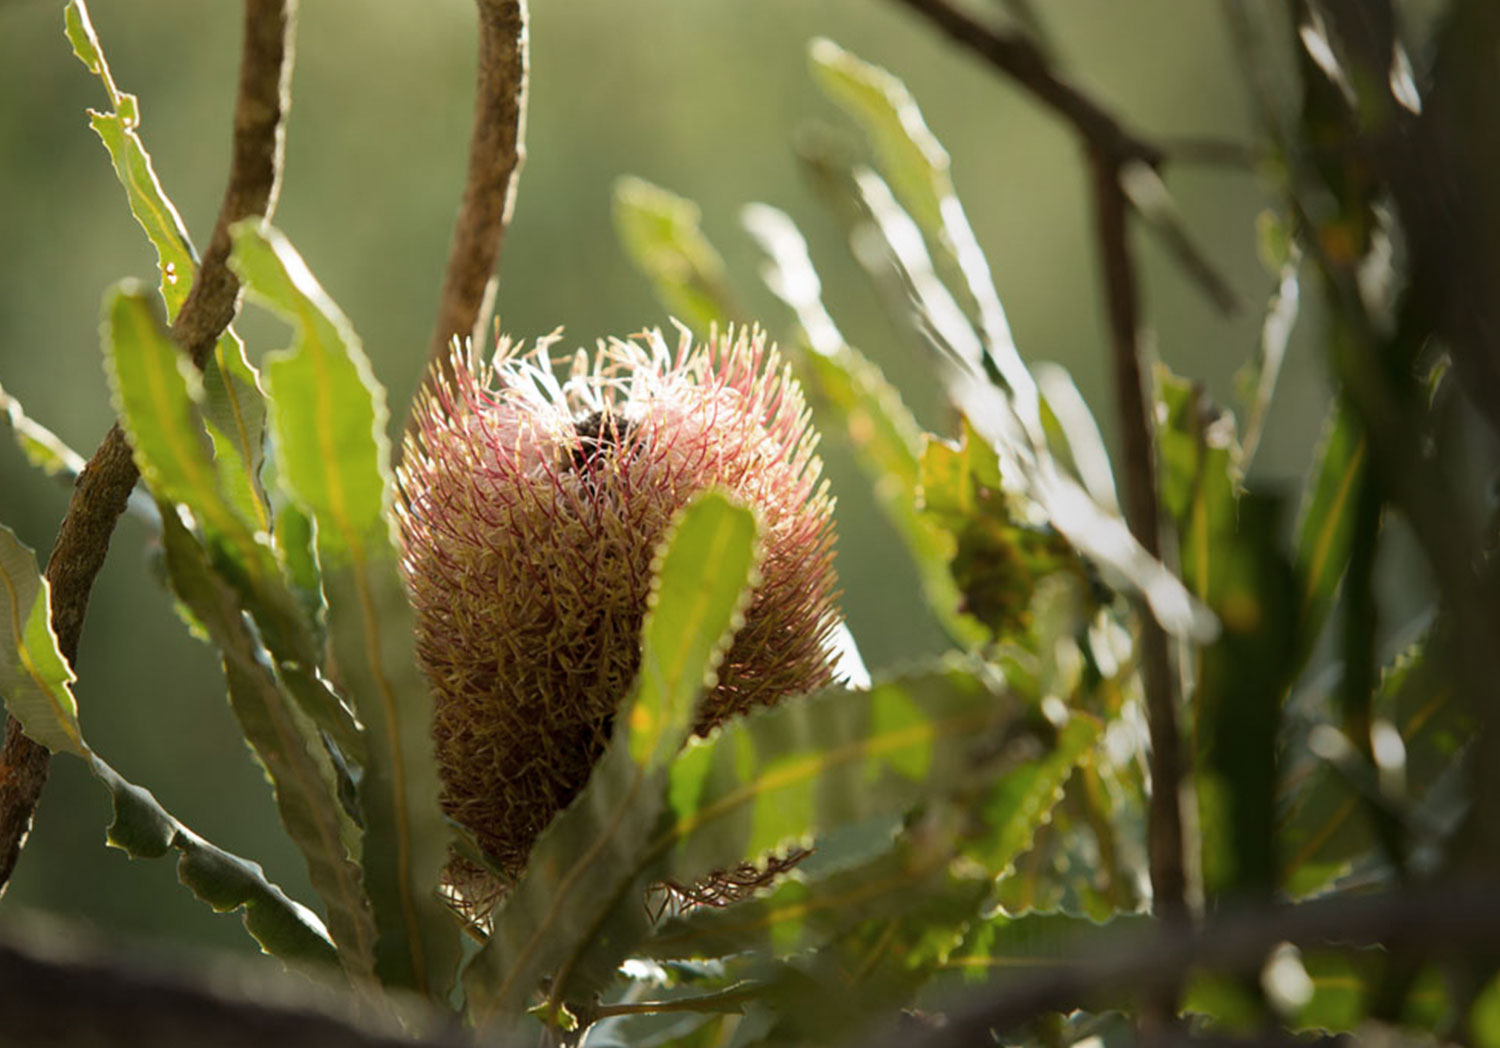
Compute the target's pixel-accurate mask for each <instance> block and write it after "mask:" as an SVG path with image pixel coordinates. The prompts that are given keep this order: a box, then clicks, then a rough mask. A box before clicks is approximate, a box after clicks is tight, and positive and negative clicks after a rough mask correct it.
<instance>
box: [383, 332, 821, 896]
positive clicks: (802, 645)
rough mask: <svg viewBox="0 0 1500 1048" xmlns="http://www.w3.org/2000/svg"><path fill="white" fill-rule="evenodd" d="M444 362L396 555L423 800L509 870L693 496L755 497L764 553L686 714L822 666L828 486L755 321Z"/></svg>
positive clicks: (428, 401) (604, 703) (635, 646)
mask: <svg viewBox="0 0 1500 1048" xmlns="http://www.w3.org/2000/svg"><path fill="white" fill-rule="evenodd" d="M450 367H451V369H450V371H448V372H444V371H441V370H437V369H434V371H433V374H432V376H431V378H430V379H429V381H428V383H427V384H426V387H425V389H424V391H423V393H422V395H421V396H420V398H419V401H418V404H417V407H416V417H415V423H414V425H413V426H412V427H411V429H410V432H409V434H408V437H407V445H406V453H405V456H404V461H403V463H402V466H401V469H400V473H399V479H400V490H401V506H400V511H399V512H400V523H401V531H402V538H403V540H404V544H405V556H404V560H403V569H404V571H405V574H406V580H407V583H408V585H409V587H410V590H411V596H412V602H413V605H414V607H415V609H416V614H417V648H418V654H419V656H420V658H421V661H422V664H423V667H424V669H425V670H426V673H427V676H428V679H429V681H430V682H431V686H432V689H433V692H434V696H435V722H434V727H433V734H434V740H435V744H436V750H437V757H438V762H439V766H440V769H441V772H442V778H443V787H444V796H443V805H444V807H445V809H446V810H447V812H448V813H449V814H450V815H451V816H452V817H453V818H454V819H455V820H457V821H458V822H459V823H461V824H462V825H463V826H465V827H467V828H468V830H469V831H470V832H471V833H472V834H473V835H474V836H475V838H477V840H478V842H479V843H480V845H481V846H482V847H483V848H484V849H485V851H486V852H487V853H488V855H489V858H490V859H491V861H492V863H493V864H494V866H495V867H496V868H497V869H498V870H499V871H500V872H501V873H502V874H503V876H504V878H506V879H507V880H508V881H510V882H513V880H514V878H515V877H516V876H517V875H519V873H520V871H521V870H522V868H523V867H524V865H525V862H526V857H527V854H528V853H529V851H530V849H531V846H532V843H533V841H534V840H535V839H536V836H537V834H538V833H540V832H541V830H542V829H543V827H545V826H546V825H547V823H548V821H549V820H550V819H551V818H552V816H553V815H555V814H556V813H557V812H558V811H559V810H560V809H561V808H562V807H563V806H564V805H566V804H567V803H568V801H569V800H571V799H572V797H573V796H574V795H575V794H576V793H577V792H578V791H579V789H581V788H582V786H583V785H584V783H585V782H586V781H587V779H588V776H589V772H590V770H591V769H592V767H593V765H594V762H595V761H596V760H597V759H598V757H599V755H600V753H601V752H602V750H603V748H604V746H605V744H606V742H607V741H608V739H609V735H610V731H611V727H612V723H613V718H614V714H615V711H616V709H617V708H618V706H619V704H620V702H621V700H622V699H623V698H624V697H625V695H626V693H627V691H628V690H629V688H630V686H631V683H632V681H633V680H634V678H635V674H636V670H637V668H638V665H639V662H640V641H639V635H640V628H641V623H642V620H643V618H644V616H645V613H646V600H647V596H648V593H649V590H650V586H651V566H652V560H653V557H654V555H655V552H656V550H657V547H658V545H659V543H660V542H661V540H662V539H663V537H664V535H665V533H666V531H667V528H668V526H669V524H670V522H671V520H672V517H673V515H674V514H675V513H676V512H677V511H678V510H679V509H681V507H682V506H683V505H685V504H686V503H687V502H688V500H689V499H691V498H692V496H693V495H695V494H696V493H697V492H699V491H702V490H703V489H705V488H708V487H718V488H721V489H723V490H725V491H726V492H728V493H729V495H730V496H731V497H732V498H735V499H738V500H739V501H741V502H743V503H744V504H746V505H750V506H753V507H755V508H756V509H757V510H758V512H759V516H760V520H761V528H762V540H763V546H764V555H763V559H762V561H761V565H760V582H759V584H758V586H757V588H756V590H755V592H754V594H753V595H752V598H751V601H750V604H749V606H748V608H747V610H746V612H745V616H744V625H743V626H742V627H741V628H740V629H739V631H738V632H737V633H736V635H735V637H734V641H733V644H732V646H731V647H730V650H729V652H728V654H727V655H726V657H725V658H724V661H723V662H722V664H721V665H720V666H719V669H718V678H717V684H716V686H715V687H714V688H713V689H712V690H711V691H710V692H709V693H708V694H706V695H705V697H704V699H703V702H702V705H701V707H700V709H699V716H698V720H697V724H696V725H695V728H696V730H697V731H698V732H699V733H704V732H707V731H708V730H709V729H711V728H712V727H714V726H715V725H717V724H720V723H722V722H723V721H724V720H725V719H727V718H729V717H731V716H733V715H735V714H737V713H741V712H743V711H746V710H749V709H752V708H754V707H757V706H765V705H770V704H772V703H775V702H776V701H777V700H779V699H781V698H783V697H784V696H787V695H792V694H798V693H802V692H806V691H810V690H813V689H815V688H818V687H821V686H823V685H825V684H827V683H829V682H830V680H831V679H832V669H833V667H832V656H831V654H830V652H831V645H830V633H831V631H832V630H833V628H834V627H835V625H836V623H837V613H836V611H835V608H834V598H835V594H834V588H835V578H834V572H833V528H832V519H831V515H832V502H831V500H830V499H829V497H828V495H827V492H826V486H825V485H823V484H822V483H820V481H819V475H820V473H821V470H822V464H821V462H820V461H819V459H818V457H817V455H816V454H815V450H814V449H815V445H816V442H817V438H816V435H815V434H814V433H813V431H812V430H811V429H810V428H809V425H808V413H807V410H806V407H805V405H804V403H803V399H802V394H801V391H800V390H799V388H798V387H797V385H796V383H795V381H794V380H793V379H792V378H791V376H790V373H789V372H788V371H787V370H786V369H784V368H782V367H781V365H780V363H779V361H778V358H777V354H776V352H775V350H774V349H768V348H767V346H766V344H765V339H764V337H763V336H762V335H761V334H760V333H759V332H758V331H757V332H744V331H742V332H740V333H739V335H738V336H737V337H736V336H735V335H734V334H733V332H731V333H730V335H729V336H728V337H722V336H716V337H714V338H713V339H711V340H710V341H709V342H708V343H707V344H703V345H694V344H693V342H692V340H691V338H689V337H688V336H686V335H684V337H683V339H682V340H681V342H680V343H679V345H678V346H677V349H676V352H673V351H672V350H671V349H670V348H669V347H668V345H667V343H666V341H665V340H664V339H663V337H662V336H661V334H660V333H659V332H652V333H649V334H647V335H643V336H638V338H637V339H636V340H632V341H612V342H610V343H609V344H607V345H603V346H601V347H600V348H599V350H598V352H597V353H595V354H593V355H589V354H586V353H584V352H582V351H580V352H579V353H578V354H577V356H576V357H575V358H574V361H573V366H572V369H571V372H570V374H569V375H568V376H567V377H566V379H564V380H561V381H560V380H559V378H558V377H557V376H556V375H555V374H554V372H553V369H552V366H551V362H550V360H549V359H548V357H547V344H546V343H542V344H541V345H540V346H539V347H538V348H537V349H536V350H534V351H533V352H531V353H530V354H525V355H523V354H521V353H520V352H519V350H518V349H517V348H516V347H514V346H512V345H511V344H510V343H509V342H507V341H502V342H501V343H500V345H499V348H498V349H497V351H496V353H495V357H494V360H493V362H491V363H480V364H471V363H470V362H469V361H468V360H467V359H466V358H465V356H464V355H463V354H461V353H458V352H455V355H454V357H453V359H452V361H451V365H450ZM704 570H705V571H712V570H713V565H704ZM458 865H461V864H458V863H455V866H458ZM469 872H470V873H473V872H474V871H469ZM462 873H463V871H461V870H459V871H457V872H455V868H454V867H450V880H452V881H454V882H455V883H454V884H450V887H453V888H456V889H457V894H459V895H460V896H462V895H464V894H466V892H465V887H464V885H463V883H462V882H463V880H464V877H463V875H462ZM506 886H507V885H506V883H501V884H499V885H496V886H494V887H495V889H496V892H500V891H503V890H504V889H505V887H506ZM471 887H472V886H471Z"/></svg>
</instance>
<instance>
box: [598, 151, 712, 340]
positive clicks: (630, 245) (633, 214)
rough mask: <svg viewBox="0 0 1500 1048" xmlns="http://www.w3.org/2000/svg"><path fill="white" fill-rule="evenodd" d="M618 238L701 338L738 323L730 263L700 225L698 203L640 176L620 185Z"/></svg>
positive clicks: (669, 305)
mask: <svg viewBox="0 0 1500 1048" xmlns="http://www.w3.org/2000/svg"><path fill="white" fill-rule="evenodd" d="M613 210H614V222H615V232H616V236H617V237H618V239H619V241H620V245H621V247H623V248H624V249H625V254H626V255H627V256H628V257H629V258H630V260H631V262H633V263H634V264H635V267H636V268H637V269H638V270H640V271H641V272H642V273H643V274H645V276H646V277H647V279H649V280H650V281H651V286H652V289H653V290H654V291H655V292H656V297H657V299H658V300H659V301H660V302H661V303H662V304H663V305H664V306H666V308H667V310H668V311H669V312H670V313H671V314H672V315H673V316H674V317H676V318H677V319H679V320H681V321H682V322H683V323H684V324H686V325H687V326H688V327H690V328H692V329H693V330H694V331H696V332H697V333H698V334H699V335H700V336H701V335H705V334H707V333H708V331H709V330H710V329H712V328H714V327H716V326H717V327H719V328H723V327H725V326H726V325H727V324H728V323H730V321H731V320H733V319H734V318H735V317H736V316H737V314H738V310H737V309H736V308H735V306H734V303H733V301H732V297H731V295H730V292H729V287H728V283H727V278H726V276H725V273H724V260H723V258H721V257H720V255H719V253H718V251H717V250H715V249H714V246H713V244H711V243H709V241H708V238H707V237H705V236H704V235H703V231H702V229H701V228H700V226H699V221H700V219H701V218H702V214H701V212H700V211H699V210H698V205H697V204H695V203H693V202H692V201H691V200H688V199H686V198H684V197H680V196H677V195H676V194H675V193H671V192H669V191H667V190H665V189H663V188H661V187H660V186H656V185H652V184H651V183H650V182H647V181H645V180H644V179H640V178H622V179H620V180H619V181H617V182H616V183H615V190H614V209H613Z"/></svg>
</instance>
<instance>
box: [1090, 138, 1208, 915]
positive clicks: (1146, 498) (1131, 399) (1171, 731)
mask: <svg viewBox="0 0 1500 1048" xmlns="http://www.w3.org/2000/svg"><path fill="white" fill-rule="evenodd" d="M1089 166H1090V168H1091V171H1092V174H1093V186H1094V211H1095V216H1094V217H1095V223H1096V225H1095V229H1096V233H1097V240H1098V245H1099V259H1100V264H1101V267H1102V269H1103V274H1104V296H1105V302H1106V305H1107V307H1108V314H1109V333H1110V345H1111V348H1112V350H1113V354H1112V355H1113V363H1114V379H1115V381H1114V387H1115V398H1116V409H1117V412H1118V414H1119V425H1120V433H1121V437H1122V442H1123V444H1124V470H1123V473H1124V496H1125V499H1124V501H1125V518H1126V520H1127V521H1128V522H1129V524H1130V531H1131V534H1133V535H1134V536H1135V539H1136V541H1137V542H1139V543H1140V544H1141V545H1142V546H1143V547H1144V548H1145V549H1146V551H1147V552H1148V553H1150V554H1151V555H1152V556H1153V557H1158V558H1159V557H1160V556H1161V523H1160V520H1159V513H1158V510H1157V492H1156V445H1155V441H1154V440H1153V438H1152V426H1151V412H1150V408H1149V406H1148V398H1147V396H1146V389H1145V379H1144V376H1143V375H1142V374H1141V362H1140V346H1139V344H1138V339H1139V327H1140V325H1139V322H1138V315H1137V314H1138V302H1137V288H1136V278H1135V265H1134V263H1133V261H1132V259H1131V255H1130V242H1129V234H1130V231H1129V228H1128V226H1127V223H1126V214H1127V203H1126V199H1125V191H1124V189H1122V188H1121V186H1120V162H1119V159H1118V158H1116V157H1114V156H1111V155H1110V154H1108V153H1105V152H1101V151H1098V150H1095V151H1093V152H1091V153H1090V155H1089ZM1138 603H1139V605H1140V607H1139V611H1140V615H1139V618H1140V622H1141V679H1142V684H1143V686H1144V688H1145V693H1146V713H1147V720H1148V723H1149V726H1150V732H1151V807H1150V812H1149V821H1148V831H1147V835H1148V850H1149V858H1150V867H1151V892H1152V898H1153V900H1154V906H1155V910H1156V912H1157V914H1158V915H1160V916H1162V917H1163V918H1166V919H1168V920H1174V921H1175V920H1181V919H1183V918H1184V917H1186V914H1187V905H1186V901H1185V900H1186V894H1187V880H1186V876H1185V874H1184V872H1183V837H1182V809H1181V805H1180V803H1179V800H1178V790H1179V789H1180V786H1181V782H1182V755H1181V749H1182V740H1181V737H1180V735H1179V732H1178V728H1177V708H1176V695H1175V688H1174V686H1173V677H1172V668H1171V658H1170V653H1169V651H1168V647H1167V635H1166V632H1165V631H1164V630H1163V629H1162V627H1161V624H1160V623H1158V622H1157V621H1156V618H1155V617H1154V616H1153V615H1152V614H1151V612H1150V610H1149V608H1147V607H1146V606H1145V603H1144V601H1140V602H1138Z"/></svg>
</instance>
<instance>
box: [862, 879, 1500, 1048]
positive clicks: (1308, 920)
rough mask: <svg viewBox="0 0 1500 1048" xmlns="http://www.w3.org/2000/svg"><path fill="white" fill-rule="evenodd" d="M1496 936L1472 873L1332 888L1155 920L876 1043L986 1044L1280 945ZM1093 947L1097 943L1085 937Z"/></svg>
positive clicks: (1480, 942)
mask: <svg viewBox="0 0 1500 1048" xmlns="http://www.w3.org/2000/svg"><path fill="white" fill-rule="evenodd" d="M1497 935H1500V896H1497V895H1496V893H1495V891H1494V887H1493V885H1492V884H1489V883H1487V882H1484V881H1479V882H1475V883H1470V884H1457V885H1448V886H1444V887H1432V888H1427V889H1421V890H1412V891H1403V892H1401V893H1399V894H1394V895H1365V896H1335V897H1328V898H1324V899H1320V900H1317V901H1315V902H1309V903H1303V904H1301V905H1298V906H1292V907H1268V908H1264V909H1255V910H1249V911H1245V912H1241V913H1238V914H1231V915H1227V916H1224V917H1220V918H1218V919H1216V920H1214V921H1211V922H1209V923H1207V924H1204V925H1203V926H1201V927H1199V928H1198V929H1196V930H1194V929H1191V928H1188V927H1183V926H1179V927H1177V928H1172V927H1167V926H1162V925H1153V926H1152V929H1151V930H1150V931H1149V932H1145V933H1142V934H1139V935H1131V936H1129V937H1127V938H1122V939H1120V940H1117V941H1116V942H1115V944H1114V945H1113V946H1112V947H1111V946H1099V947H1097V948H1095V949H1092V950H1090V951H1089V953H1088V955H1087V957H1086V958H1085V959H1082V960H1079V961H1076V962H1074V963H1068V964H1062V965H1059V966H1058V967H1056V968H1053V969H1051V970H1050V971H1045V972H1040V973H1037V974H1035V975H1033V976H1029V977H1026V978H1020V979H1016V980H1014V981H1012V982H1010V983H1008V984H1007V985H1006V986H1005V987H1004V988H990V989H987V990H980V991H978V992H976V993H974V994H971V995H969V996H968V997H967V998H965V999H964V1000H963V1001H962V1002H961V1003H960V1004H958V1005H957V1006H956V1007H953V1008H951V1009H949V1010H947V1019H948V1021H947V1023H946V1024H945V1025H944V1026H942V1027H941V1028H939V1029H936V1030H932V1031H930V1032H928V1033H926V1034H925V1036H918V1037H914V1036H913V1034H912V1033H911V1031H910V1030H909V1029H903V1030H902V1031H900V1033H899V1036H897V1035H892V1036H889V1037H886V1038H884V1039H882V1040H880V1041H878V1042H876V1045H877V1048H896V1046H897V1045H900V1046H901V1048H958V1046H960V1045H963V1046H967V1045H973V1044H986V1043H989V1031H990V1030H992V1029H993V1030H998V1031H1002V1032H1004V1031H1010V1030H1015V1029H1016V1028H1017V1027H1020V1026H1022V1025H1023V1024H1025V1023H1028V1022H1030V1021H1031V1020H1033V1019H1035V1018H1037V1017H1038V1016H1041V1015H1045V1014H1047V1013H1049V1012H1069V1011H1073V1010H1074V1009H1077V1008H1088V1007H1091V1006H1096V1007H1097V1006H1104V1005H1109V1006H1114V1003H1117V1002H1118V999H1119V997H1120V996H1121V995H1122V994H1138V995H1141V996H1144V997H1159V996H1163V995H1167V994H1172V993H1175V992H1176V991H1177V990H1178V989H1179V988H1181V987H1182V985H1183V984H1184V983H1185V982H1186V980H1187V979H1188V977H1189V976H1190V975H1191V974H1192V973H1193V972H1195V971H1198V970H1202V971H1212V972H1220V973H1224V974H1240V975H1250V976H1253V975H1255V974H1257V973H1258V972H1259V971H1260V969H1261V967H1262V966H1263V965H1264V963H1265V960H1266V958H1267V956H1268V955H1269V954H1270V953H1271V951H1272V950H1274V949H1275V948H1276V947H1277V946H1279V945H1280V944H1281V943H1291V944H1292V945H1294V946H1297V947H1300V948H1302V949H1304V950H1306V949H1328V948H1336V949H1359V948H1365V947H1371V946H1385V947H1387V948H1388V949H1391V950H1392V951H1405V952H1409V953H1411V954H1414V955H1419V956H1423V957H1434V958H1436V957H1445V956H1452V955H1454V954H1457V953H1462V952H1464V951H1476V950H1477V951H1483V952H1485V953H1488V952H1489V948H1490V947H1491V945H1492V944H1493V943H1494V942H1495V939H1496V936H1497ZM1091 945H1096V946H1097V944H1091Z"/></svg>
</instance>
